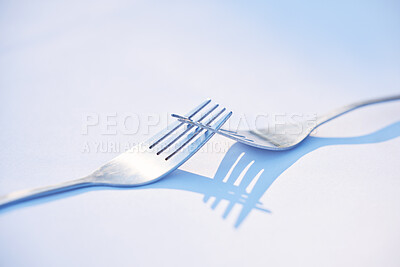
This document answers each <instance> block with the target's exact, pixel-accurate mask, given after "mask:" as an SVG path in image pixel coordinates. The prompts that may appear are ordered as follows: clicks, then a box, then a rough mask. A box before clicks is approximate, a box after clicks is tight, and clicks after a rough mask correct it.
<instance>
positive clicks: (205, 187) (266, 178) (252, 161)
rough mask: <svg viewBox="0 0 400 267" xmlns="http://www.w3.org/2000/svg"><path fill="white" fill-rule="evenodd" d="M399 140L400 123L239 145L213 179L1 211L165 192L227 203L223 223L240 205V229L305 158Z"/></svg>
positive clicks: (176, 180) (179, 175) (186, 179)
mask: <svg viewBox="0 0 400 267" xmlns="http://www.w3.org/2000/svg"><path fill="white" fill-rule="evenodd" d="M398 136H400V121H399V122H396V123H393V124H391V125H389V126H386V127H384V128H382V129H381V130H378V131H376V132H373V133H371V134H367V135H363V136H357V137H345V138H322V137H312V136H311V137H308V138H307V139H306V140H305V141H303V142H302V143H301V144H300V145H298V146H297V147H296V148H293V149H291V150H286V151H268V150H263V149H258V148H254V147H250V146H246V145H243V144H241V143H235V144H233V145H232V147H231V148H230V149H229V150H228V152H227V153H226V155H225V157H224V158H223V160H222V162H221V164H220V165H219V167H218V170H217V172H216V174H215V176H214V177H213V178H209V177H205V176H201V175H197V174H194V173H190V172H186V171H182V170H176V171H175V172H173V173H172V174H170V175H169V176H167V177H165V178H164V179H161V180H159V181H158V182H156V183H153V184H149V185H145V186H140V187H133V188H119V189H118V188H110V187H106V186H100V187H89V188H82V189H77V190H74V191H68V192H65V193H61V194H57V195H53V196H49V197H44V198H39V199H35V200H32V201H28V202H23V203H19V204H16V205H12V206H10V207H7V208H5V209H2V210H0V214H1V213H3V212H6V211H7V210H8V211H9V210H14V209H18V208H23V207H29V206H34V205H38V204H41V203H45V202H49V201H54V200H57V199H60V198H65V197H70V196H75V195H78V194H82V193H85V192H90V191H96V190H142V189H152V188H163V189H174V190H184V191H189V192H193V193H198V194H201V195H203V201H204V202H205V203H207V202H209V201H211V198H213V202H212V203H211V209H215V208H216V207H217V206H218V204H219V203H220V202H221V201H222V200H224V201H227V202H228V206H227V207H226V209H225V211H224V213H223V214H222V218H223V219H226V218H227V217H228V216H229V215H230V214H231V212H232V210H233V208H234V207H235V206H236V205H240V206H241V211H240V213H239V215H238V217H237V218H236V221H235V224H234V227H235V228H238V227H239V226H240V225H242V223H243V222H244V221H245V219H246V218H247V217H248V216H249V214H250V213H251V212H252V211H253V210H258V211H261V212H266V213H270V211H269V210H267V209H265V208H264V207H263V206H262V203H261V202H260V199H261V198H262V196H263V195H264V194H265V192H266V191H267V190H268V188H269V187H270V186H271V184H272V183H273V182H274V181H275V180H276V179H277V178H278V177H279V176H280V175H281V174H282V173H283V172H284V171H285V170H287V169H288V168H289V167H290V166H292V165H293V164H294V163H295V162H296V161H298V160H299V159H300V158H301V157H303V156H304V155H306V154H308V153H310V152H312V151H314V150H316V149H318V148H320V147H324V146H331V145H357V144H372V143H379V142H384V141H388V140H391V139H393V138H396V137H398Z"/></svg>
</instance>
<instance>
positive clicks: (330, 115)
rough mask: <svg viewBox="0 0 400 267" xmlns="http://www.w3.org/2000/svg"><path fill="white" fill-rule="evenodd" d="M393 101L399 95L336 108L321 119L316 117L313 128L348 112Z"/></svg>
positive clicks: (397, 98)
mask: <svg viewBox="0 0 400 267" xmlns="http://www.w3.org/2000/svg"><path fill="white" fill-rule="evenodd" d="M394 100H400V95H394V96H389V97H382V98H374V99H370V100H366V101H360V102H356V103H353V104H350V105H347V106H344V107H341V108H338V109H336V110H334V111H332V112H329V113H327V114H325V115H323V116H321V117H318V118H317V124H316V125H315V127H314V128H317V127H318V126H320V125H322V124H324V123H325V122H328V121H330V120H333V119H335V118H337V117H339V116H341V115H343V114H345V113H347V112H349V111H352V110H355V109H357V108H361V107H364V106H368V105H372V104H377V103H382V102H388V101H394Z"/></svg>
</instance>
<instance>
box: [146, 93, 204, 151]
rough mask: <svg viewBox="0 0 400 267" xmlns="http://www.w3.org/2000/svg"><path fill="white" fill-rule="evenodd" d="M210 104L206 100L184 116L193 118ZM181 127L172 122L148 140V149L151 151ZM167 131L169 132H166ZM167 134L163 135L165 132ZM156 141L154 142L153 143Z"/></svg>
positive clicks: (179, 124) (181, 123) (180, 124)
mask: <svg viewBox="0 0 400 267" xmlns="http://www.w3.org/2000/svg"><path fill="white" fill-rule="evenodd" d="M210 102H211V99H207V100H206V101H204V102H203V103H201V104H200V105H199V106H197V107H196V108H195V109H193V110H192V111H190V112H189V113H188V114H187V115H186V116H187V117H188V118H192V117H193V116H195V115H196V114H197V113H199V112H200V111H201V110H202V109H203V108H204V107H205V106H207V105H208V104H209V103H210ZM182 125H184V123H183V122H180V123H178V122H174V123H173V124H171V125H170V126H169V127H167V128H166V129H164V130H163V131H161V132H159V133H158V134H156V136H154V137H152V138H150V140H148V143H149V144H150V145H149V148H150V149H152V148H153V147H154V146H156V145H157V144H158V143H160V142H161V141H162V140H164V139H165V138H166V137H168V136H169V135H171V134H172V133H173V132H175V131H176V130H178V129H179V128H180V127H181V126H182ZM170 128H172V129H171V130H169V129H170ZM168 130H169V131H168ZM166 131H167V133H164V132H166ZM154 140H156V141H154Z"/></svg>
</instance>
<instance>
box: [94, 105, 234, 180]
mask: <svg viewBox="0 0 400 267" xmlns="http://www.w3.org/2000/svg"><path fill="white" fill-rule="evenodd" d="M231 115H232V112H227V111H226V109H225V108H222V109H221V108H220V107H219V105H218V104H212V103H211V100H206V101H205V102H203V103H202V104H200V105H199V106H198V107H196V108H195V109H193V110H192V111H191V112H189V113H188V114H186V116H187V117H188V118H190V119H193V120H195V121H199V122H203V123H204V124H205V125H207V126H208V127H210V128H211V129H213V130H218V129H219V128H220V127H221V126H222V125H223V124H224V123H225V122H226V121H227V120H228V119H229V117H230V116H231ZM213 135H214V131H209V130H205V129H203V128H201V127H195V126H193V125H189V126H188V125H187V124H186V123H183V122H179V121H175V122H173V123H171V124H169V125H168V126H167V128H166V129H164V130H162V131H160V132H159V133H157V134H156V135H155V136H153V137H151V138H150V139H149V140H147V141H145V142H142V143H139V144H138V145H136V146H134V147H132V148H131V149H130V150H128V151H126V152H125V153H123V154H121V155H119V156H118V157H116V158H114V159H113V160H111V161H110V162H108V163H106V164H105V165H103V166H102V167H100V168H99V169H98V170H97V171H95V172H94V173H93V174H92V175H91V176H90V177H91V179H92V180H93V182H95V183H98V184H102V185H112V186H137V185H143V184H147V183H151V182H154V181H156V180H158V179H160V178H162V177H164V176H165V175H167V174H169V173H170V172H172V171H174V170H175V169H177V168H178V167H179V166H180V165H182V164H183V163H184V162H185V161H187V160H188V159H189V158H190V157H191V156H193V155H194V154H195V153H196V152H197V151H198V150H199V149H200V148H201V147H202V146H203V145H204V144H205V143H206V142H207V141H208V140H209V139H210V138H211V137H212V136H213Z"/></svg>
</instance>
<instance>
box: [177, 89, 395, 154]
mask: <svg viewBox="0 0 400 267" xmlns="http://www.w3.org/2000/svg"><path fill="white" fill-rule="evenodd" d="M394 100H400V95H394V96H389V97H383V98H375V99H370V100H367V101H361V102H357V103H353V104H350V105H347V106H343V107H341V108H338V109H336V110H334V111H332V112H330V113H328V114H326V115H324V116H321V117H318V118H317V120H316V123H315V124H314V125H309V122H308V121H304V122H300V123H299V125H297V124H284V125H282V126H284V129H282V130H280V131H279V132H278V133H277V132H271V131H268V130H263V129H260V130H257V129H255V130H239V131H230V130H225V129H219V130H214V129H211V128H210V127H208V126H207V125H204V124H202V123H201V122H196V121H193V120H192V119H191V118H187V117H184V116H180V115H176V114H172V116H173V117H175V118H178V120H179V121H181V122H185V123H188V124H189V125H192V126H197V127H202V128H204V129H207V130H210V131H214V132H215V133H218V134H220V135H223V136H225V137H228V138H231V139H233V140H235V141H238V142H240V143H243V144H246V145H249V146H254V147H258V148H262V149H267V150H287V149H291V148H293V147H295V146H297V145H298V144H299V143H301V142H302V141H303V140H304V139H306V137H307V136H309V135H310V134H311V132H312V131H313V130H314V129H316V128H317V127H319V126H321V125H322V124H324V123H326V122H328V121H330V120H333V119H335V118H337V117H339V116H341V115H343V114H346V113H347V112H350V111H352V110H355V109H358V108H361V107H364V106H367V105H372V104H377V103H382V102H388V101H394Z"/></svg>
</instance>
